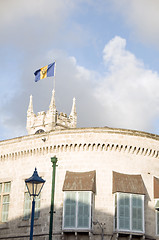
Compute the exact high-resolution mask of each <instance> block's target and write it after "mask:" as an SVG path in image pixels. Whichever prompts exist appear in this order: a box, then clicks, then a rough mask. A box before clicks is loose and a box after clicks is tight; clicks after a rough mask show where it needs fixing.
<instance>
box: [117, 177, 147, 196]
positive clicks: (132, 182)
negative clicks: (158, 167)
mask: <svg viewBox="0 0 159 240" xmlns="http://www.w3.org/2000/svg"><path fill="white" fill-rule="evenodd" d="M115 192H123V193H134V194H146V189H145V185H144V183H143V180H142V177H141V175H128V174H123V173H118V172H113V193H115Z"/></svg>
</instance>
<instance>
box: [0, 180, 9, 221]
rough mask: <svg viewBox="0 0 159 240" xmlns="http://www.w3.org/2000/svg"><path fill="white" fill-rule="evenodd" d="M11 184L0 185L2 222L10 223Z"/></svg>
mask: <svg viewBox="0 0 159 240" xmlns="http://www.w3.org/2000/svg"><path fill="white" fill-rule="evenodd" d="M10 190H11V182H5V183H0V213H1V214H0V222H7V221H8V213H9V202H10Z"/></svg>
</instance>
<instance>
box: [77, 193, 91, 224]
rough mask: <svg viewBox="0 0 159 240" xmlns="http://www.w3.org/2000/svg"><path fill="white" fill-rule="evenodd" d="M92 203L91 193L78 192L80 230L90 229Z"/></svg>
mask: <svg viewBox="0 0 159 240" xmlns="http://www.w3.org/2000/svg"><path fill="white" fill-rule="evenodd" d="M90 203H91V202H90V193H89V192H78V223H77V227H78V228H89V222H90Z"/></svg>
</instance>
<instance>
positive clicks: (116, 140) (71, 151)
mask: <svg viewBox="0 0 159 240" xmlns="http://www.w3.org/2000/svg"><path fill="white" fill-rule="evenodd" d="M158 143H159V136H156V135H152V134H147V133H142V132H137V131H131V130H121V129H111V128H90V129H89V128H86V129H70V130H59V131H53V132H50V133H44V134H39V135H29V136H24V137H19V138H15V139H10V140H6V141H1V142H0V182H4V181H12V185H11V195H10V197H11V198H10V209H9V222H8V223H7V224H1V225H0V239H6V238H5V237H7V236H10V237H9V238H8V239H13V238H11V236H15V237H16V236H21V238H19V239H25V238H24V236H27V235H29V231H30V222H29V221H24V220H22V218H23V207H24V190H25V183H24V180H25V179H26V178H28V177H30V176H31V175H32V173H33V171H34V169H35V167H36V168H37V170H38V173H39V175H40V176H41V177H42V178H44V179H45V180H46V183H45V185H44V188H43V190H42V192H41V216H40V218H39V219H38V220H35V227H34V233H35V234H36V235H37V239H48V233H49V211H50V210H49V208H50V200H51V178H52V164H51V157H53V156H55V155H56V157H57V158H58V167H57V169H56V184H55V211H56V213H55V214H54V234H56V239H62V211H63V192H62V187H63V182H64V178H65V173H66V171H67V170H68V171H74V172H78V171H80V172H86V171H91V170H96V195H95V202H94V213H93V215H94V217H93V218H94V220H98V221H99V222H100V223H103V226H104V234H105V235H104V237H105V238H104V239H110V238H111V235H112V233H113V231H114V229H113V221H114V196H113V194H112V171H116V172H120V173H125V174H141V175H142V178H143V181H144V184H145V187H146V190H147V194H146V198H145V232H146V235H150V236H152V237H153V238H156V233H155V227H156V226H155V210H154V204H155V202H154V197H153V176H156V177H159V152H158V151H159V150H158ZM38 234H43V236H42V237H40V236H38ZM73 236H74V235H73ZM65 238H66V237H65ZM73 238H74V239H75V237H73ZM85 238H86V236H82V235H81V237H80V239H85ZM90 238H91V239H101V229H100V228H99V226H98V225H96V226H93V232H92V233H91V234H90ZM69 239H71V237H70V238H69ZM76 239H77V238H76ZM78 239H79V237H78Z"/></svg>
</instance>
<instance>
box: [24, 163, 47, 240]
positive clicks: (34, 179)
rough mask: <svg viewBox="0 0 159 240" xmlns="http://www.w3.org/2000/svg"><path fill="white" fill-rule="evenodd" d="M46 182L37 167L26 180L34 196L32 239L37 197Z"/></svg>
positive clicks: (31, 195)
mask: <svg viewBox="0 0 159 240" xmlns="http://www.w3.org/2000/svg"><path fill="white" fill-rule="evenodd" d="M44 183H45V180H44V179H42V178H41V177H39V175H38V172H37V170H36V168H35V171H34V173H33V175H32V176H31V177H30V178H28V179H26V180H25V184H26V186H27V189H28V192H29V195H30V197H32V199H33V200H32V213H31V226H30V240H32V239H33V227H34V212H35V197H37V196H39V194H40V192H41V189H42V187H43V185H44Z"/></svg>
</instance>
